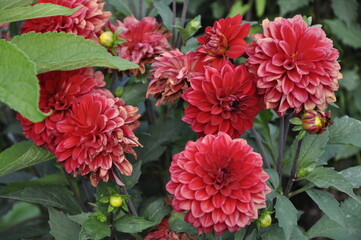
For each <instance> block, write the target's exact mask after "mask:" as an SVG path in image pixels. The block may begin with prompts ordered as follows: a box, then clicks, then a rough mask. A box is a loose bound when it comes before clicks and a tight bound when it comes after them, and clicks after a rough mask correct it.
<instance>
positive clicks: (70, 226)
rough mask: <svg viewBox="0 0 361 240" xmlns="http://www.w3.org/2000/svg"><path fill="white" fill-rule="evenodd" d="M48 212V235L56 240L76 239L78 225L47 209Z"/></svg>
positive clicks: (64, 216) (59, 213) (57, 212)
mask: <svg viewBox="0 0 361 240" xmlns="http://www.w3.org/2000/svg"><path fill="white" fill-rule="evenodd" d="M48 210H49V225H50V229H51V231H50V234H51V235H53V237H54V238H55V239H57V240H75V239H78V236H79V232H80V226H79V224H77V223H75V222H73V221H71V220H70V219H69V217H68V216H67V215H65V214H64V213H62V212H60V211H57V210H55V209H54V208H48Z"/></svg>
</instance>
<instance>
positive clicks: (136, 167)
mask: <svg viewBox="0 0 361 240" xmlns="http://www.w3.org/2000/svg"><path fill="white" fill-rule="evenodd" d="M141 166H142V161H141V160H139V161H137V162H136V163H135V164H133V173H132V175H131V176H125V175H123V176H122V182H123V183H124V184H125V186H126V187H127V189H131V188H132V187H133V186H134V185H135V184H137V183H138V180H139V177H140V174H141V173H142V172H141V170H140V167H141Z"/></svg>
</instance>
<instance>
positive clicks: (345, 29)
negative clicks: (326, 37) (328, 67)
mask: <svg viewBox="0 0 361 240" xmlns="http://www.w3.org/2000/svg"><path fill="white" fill-rule="evenodd" d="M324 22H325V23H326V24H327V25H329V26H330V29H331V31H332V33H333V34H334V35H335V36H336V37H337V38H338V39H340V40H341V41H342V42H343V43H344V44H346V45H348V46H351V47H353V48H361V41H360V39H361V26H360V25H359V24H357V23H354V24H351V25H350V26H346V24H345V23H343V22H342V21H341V20H338V19H334V20H324Z"/></svg>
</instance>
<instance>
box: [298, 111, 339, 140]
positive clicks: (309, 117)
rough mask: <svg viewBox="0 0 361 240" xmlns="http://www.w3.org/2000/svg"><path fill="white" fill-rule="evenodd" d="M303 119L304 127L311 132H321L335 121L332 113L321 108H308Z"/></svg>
mask: <svg viewBox="0 0 361 240" xmlns="http://www.w3.org/2000/svg"><path fill="white" fill-rule="evenodd" d="M301 119H302V127H303V129H304V130H306V131H307V132H308V133H311V134H321V133H323V132H324V131H326V128H327V127H328V126H330V125H331V124H332V123H333V122H332V121H331V113H330V112H322V111H320V110H308V111H307V112H305V113H304V114H303V115H302V117H301Z"/></svg>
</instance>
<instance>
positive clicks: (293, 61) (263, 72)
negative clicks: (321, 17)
mask: <svg viewBox="0 0 361 240" xmlns="http://www.w3.org/2000/svg"><path fill="white" fill-rule="evenodd" d="M262 27H263V34H259V33H258V34H255V35H253V36H252V37H253V38H254V40H255V41H253V42H251V43H250V45H249V49H248V50H247V52H246V53H247V55H248V56H249V57H248V65H249V66H250V67H251V69H252V71H253V72H254V73H255V74H256V75H257V88H258V89H259V93H260V94H262V95H263V96H264V103H265V104H266V108H267V109H274V110H275V111H276V112H277V113H278V114H279V115H280V116H283V115H284V114H285V113H286V112H287V110H289V109H294V110H295V111H296V113H299V112H301V111H302V110H303V109H305V110H312V109H314V108H316V107H317V108H318V109H320V110H321V111H323V110H324V109H325V108H326V107H327V103H328V102H335V101H336V97H335V94H334V91H336V90H337V89H338V79H340V78H341V77H342V75H341V74H340V72H339V70H340V65H339V63H338V62H337V58H338V56H339V53H338V51H337V50H336V49H335V48H333V43H332V40H330V39H329V38H327V37H326V34H325V32H324V31H323V30H322V29H321V28H318V27H308V25H307V24H306V22H305V21H304V20H303V19H302V17H301V15H296V16H294V17H293V18H288V19H285V18H282V17H277V18H275V20H274V21H269V20H268V19H265V20H263V22H262Z"/></svg>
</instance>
